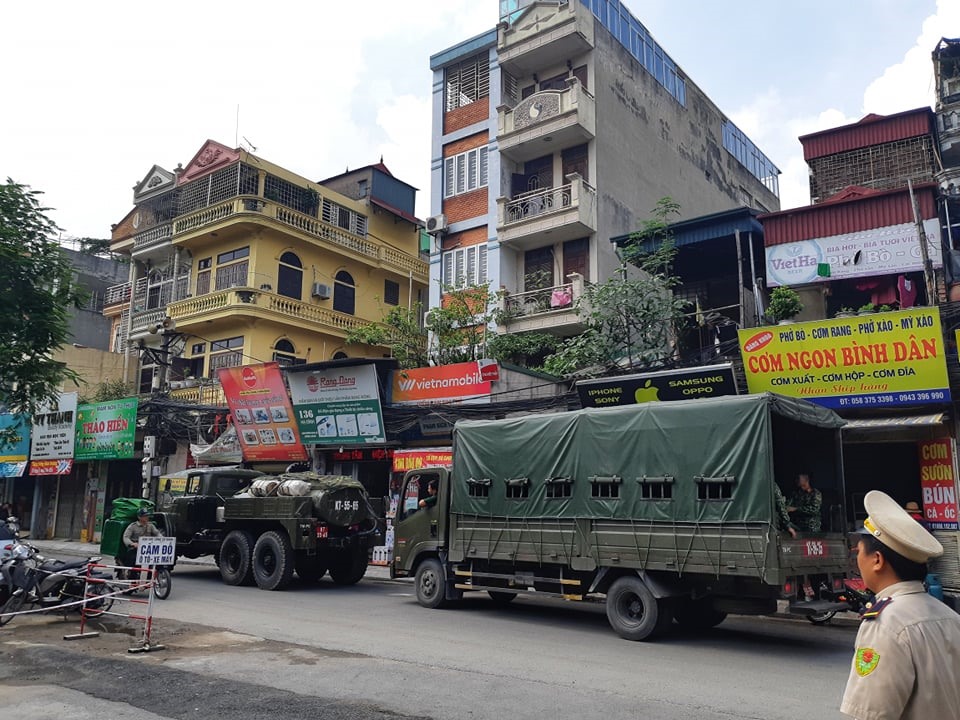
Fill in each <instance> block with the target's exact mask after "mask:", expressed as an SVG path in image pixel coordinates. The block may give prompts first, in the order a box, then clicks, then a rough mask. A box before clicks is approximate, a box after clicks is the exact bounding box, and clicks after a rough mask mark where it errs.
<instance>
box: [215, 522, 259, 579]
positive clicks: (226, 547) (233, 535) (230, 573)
mask: <svg viewBox="0 0 960 720" xmlns="http://www.w3.org/2000/svg"><path fill="white" fill-rule="evenodd" d="M252 555H253V535H251V534H250V533H248V532H247V531H246V530H233V531H232V532H230V533H229V534H228V535H227V536H226V537H225V538H224V539H223V544H222V545H221V546H220V577H221V578H222V579H223V581H224V582H225V583H226V584H227V585H249V584H250V581H251V580H252V579H253V568H252V567H251V562H250V558H251V556H252Z"/></svg>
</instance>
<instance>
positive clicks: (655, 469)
mask: <svg viewBox="0 0 960 720" xmlns="http://www.w3.org/2000/svg"><path fill="white" fill-rule="evenodd" d="M773 414H777V415H780V416H783V417H785V418H787V419H788V420H791V421H793V422H796V423H800V424H802V425H813V426H816V427H820V428H839V427H841V426H842V425H843V423H844V421H843V420H842V419H841V418H840V417H839V416H837V415H836V414H835V413H833V412H832V411H830V410H828V409H826V408H823V407H819V406H816V405H813V404H811V403H808V402H806V401H804V400H796V399H793V398H786V397H782V396H778V395H774V394H770V393H765V394H758V395H741V396H733V397H720V398H713V399H702V400H690V401H678V402H659V403H658V402H652V403H644V404H641V405H626V406H620V407H609V408H602V409H600V408H588V409H585V410H579V411H574V412H565V413H556V414H550V415H531V416H527V417H523V418H517V419H508V420H469V421H460V422H458V423H457V424H456V427H455V429H454V453H453V457H454V464H453V482H452V485H453V492H452V496H451V510H452V511H453V512H454V513H465V514H473V515H480V516H494V515H496V516H513V517H517V516H520V517H528V518H545V517H566V518H572V517H581V518H621V519H630V518H638V519H646V520H659V521H671V520H673V521H688V522H689V521H695V522H696V521H702V522H750V521H766V522H770V521H771V520H772V518H773V517H774V514H773V513H774V495H773V487H774V468H773V447H772V441H773V438H772V433H773V423H772V421H771V416H772V415H773ZM782 426H783V427H786V428H790V427H791V425H790V424H789V423H788V424H786V425H782ZM786 441H789V438H788V439H786ZM821 450H824V451H827V450H829V451H831V452H832V450H833V448H821ZM523 478H526V482H525V483H524V482H521V479H523ZM650 482H652V483H654V484H657V485H659V486H660V487H658V488H656V489H654V491H653V497H651V495H650V493H649V492H648V493H647V496H646V497H644V490H643V486H644V485H647V484H649V483H650ZM517 484H520V485H526V486H527V487H526V488H525V491H526V495H527V496H526V497H516V495H518V494H521V495H522V493H517V491H516V489H515V487H516V485H517ZM508 485H511V486H513V489H512V490H511V491H510V494H511V495H512V496H513V497H509V498H508V497H507V495H508V491H507V489H506V488H507V486H508ZM556 485H569V497H563V495H564V494H565V493H564V492H557V490H556V489H555V486H556ZM610 485H615V486H616V487H617V490H616V491H615V493H616V494H617V497H611V496H610V495H611V494H612V493H611V490H610V487H609V486H610ZM666 485H669V489H666V490H665V489H664V486H666ZM598 486H608V487H598ZM707 486H711V487H707ZM720 486H727V487H726V488H725V489H723V488H721V487H720ZM480 487H482V488H483V489H484V491H486V492H488V494H487V495H484V491H481V492H477V491H476V488H480ZM595 487H596V489H595ZM471 488H474V492H473V494H471ZM548 488H551V489H550V490H548ZM663 492H667V493H669V496H670V497H669V499H658V497H657V494H658V493H663ZM550 494H553V495H559V497H549V496H548V495H550ZM661 497H662V496H661Z"/></svg>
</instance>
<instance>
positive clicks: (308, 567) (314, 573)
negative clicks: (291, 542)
mask: <svg viewBox="0 0 960 720" xmlns="http://www.w3.org/2000/svg"><path fill="white" fill-rule="evenodd" d="M294 565H295V566H296V569H297V575H298V576H299V577H300V579H301V580H303V582H305V583H315V582H317V581H318V580H319V579H320V578H322V577H323V575H324V573H326V572H327V568H326V566H325V565H324V564H323V563H322V562H320V559H319V558H317V557H309V558H308V557H298V558H297V559H296V561H295V563H294Z"/></svg>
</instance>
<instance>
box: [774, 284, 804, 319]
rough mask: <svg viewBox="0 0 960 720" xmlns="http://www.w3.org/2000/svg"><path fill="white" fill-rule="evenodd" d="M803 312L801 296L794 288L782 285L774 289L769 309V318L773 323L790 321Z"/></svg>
mask: <svg viewBox="0 0 960 720" xmlns="http://www.w3.org/2000/svg"><path fill="white" fill-rule="evenodd" d="M802 310H803V303H801V302H800V295H798V294H797V291H796V290H794V289H793V288H788V287H786V286H785V285H781V286H780V287H778V288H774V290H773V292H772V293H770V304H769V306H768V307H767V317H768V318H769V319H770V321H771V322H775V323H777V322H780V321H781V320H789V319H790V318H792V317H795V316H796V315H799V314H800V312H801V311H802Z"/></svg>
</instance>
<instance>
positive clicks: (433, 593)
mask: <svg viewBox="0 0 960 720" xmlns="http://www.w3.org/2000/svg"><path fill="white" fill-rule="evenodd" d="M414 584H415V585H416V588H417V602H418V603H420V604H421V605H422V606H423V607H425V608H430V609H435V608H440V607H443V606H444V605H446V603H447V599H446V597H445V593H444V589H445V588H444V586H445V585H446V578H445V576H444V573H443V565H441V564H440V561H439V560H437V559H436V558H427V559H426V560H424V561H423V562H422V563H420V565H418V566H417V575H416V579H415V580H414Z"/></svg>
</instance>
